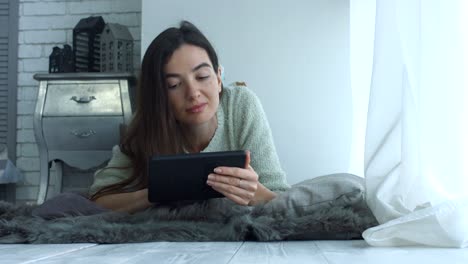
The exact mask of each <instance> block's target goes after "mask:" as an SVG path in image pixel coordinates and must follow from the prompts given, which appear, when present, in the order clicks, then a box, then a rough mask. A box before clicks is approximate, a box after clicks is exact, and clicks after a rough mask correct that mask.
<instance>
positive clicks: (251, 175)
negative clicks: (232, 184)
mask: <svg viewBox="0 0 468 264" xmlns="http://www.w3.org/2000/svg"><path fill="white" fill-rule="evenodd" d="M214 172H215V173H216V174H217V175H220V176H222V175H225V176H227V177H234V178H239V179H243V180H246V181H258V175H257V173H256V172H255V171H254V170H253V168H252V167H251V166H250V165H248V167H247V168H237V167H217V168H216V169H215V170H214ZM216 174H215V175H216Z"/></svg>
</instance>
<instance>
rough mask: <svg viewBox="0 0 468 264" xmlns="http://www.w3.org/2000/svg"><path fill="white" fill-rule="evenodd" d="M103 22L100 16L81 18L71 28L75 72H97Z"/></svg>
mask: <svg viewBox="0 0 468 264" xmlns="http://www.w3.org/2000/svg"><path fill="white" fill-rule="evenodd" d="M104 26H105V23H104V19H103V18H102V17H101V16H97V17H93V16H90V17H88V18H83V19H81V20H80V21H79V22H78V24H76V26H75V28H74V29H73V52H74V54H75V69H76V71H77V72H99V70H100V57H101V56H100V41H101V33H102V30H103V29H104Z"/></svg>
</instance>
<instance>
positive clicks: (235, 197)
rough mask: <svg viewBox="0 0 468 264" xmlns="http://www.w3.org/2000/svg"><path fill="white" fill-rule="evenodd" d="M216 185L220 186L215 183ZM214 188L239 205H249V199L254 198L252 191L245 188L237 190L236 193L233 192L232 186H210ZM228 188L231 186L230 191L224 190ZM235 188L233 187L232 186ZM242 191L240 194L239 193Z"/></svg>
mask: <svg viewBox="0 0 468 264" xmlns="http://www.w3.org/2000/svg"><path fill="white" fill-rule="evenodd" d="M216 185H217V186H220V185H218V184H216ZM211 187H212V188H213V189H214V190H216V191H218V192H220V193H222V194H223V195H224V196H226V198H228V199H230V200H231V201H233V202H235V203H237V204H240V205H249V203H250V201H252V199H253V198H254V195H255V194H254V193H252V192H247V191H245V190H243V191H242V190H237V191H236V193H237V194H235V193H233V192H234V190H233V189H232V187H233V186H230V187H229V186H224V187H216V186H211ZM226 188H227V189H229V188H231V192H229V191H225V190H226ZM234 188H235V187H234ZM241 193H242V194H241Z"/></svg>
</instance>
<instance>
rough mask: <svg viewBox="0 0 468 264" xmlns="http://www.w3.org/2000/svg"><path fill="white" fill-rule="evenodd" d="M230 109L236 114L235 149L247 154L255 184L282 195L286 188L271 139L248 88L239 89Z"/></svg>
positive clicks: (260, 110)
mask: <svg viewBox="0 0 468 264" xmlns="http://www.w3.org/2000/svg"><path fill="white" fill-rule="evenodd" d="M237 89H238V90H239V94H238V96H236V97H235V98H236V99H235V100H236V101H237V102H235V103H234V105H236V106H237V111H236V114H235V115H236V116H237V118H236V119H237V120H236V124H239V125H237V126H235V129H236V130H237V131H236V134H237V135H239V147H240V148H241V149H244V150H249V151H250V155H251V163H250V164H251V166H252V168H253V169H254V170H255V172H257V174H258V176H259V181H260V183H262V184H263V185H264V186H265V187H267V188H268V189H270V190H271V191H284V190H286V189H288V188H289V187H290V186H289V185H288V183H287V181H286V175H285V172H284V171H283V169H282V168H281V164H280V161H279V158H278V154H277V152H276V148H275V144H274V141H273V135H272V132H271V129H270V125H269V123H268V120H267V117H266V114H265V111H264V110H263V107H262V104H261V102H260V100H259V99H258V97H257V96H256V95H255V94H254V93H253V92H252V91H251V90H249V89H248V88H246V87H240V88H237Z"/></svg>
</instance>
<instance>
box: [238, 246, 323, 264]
mask: <svg viewBox="0 0 468 264" xmlns="http://www.w3.org/2000/svg"><path fill="white" fill-rule="evenodd" d="M237 263H239V264H245V263H255V264H258V263H275V264H276V263H278V264H280V263H288V264H289V263H308V264H309V263H318V264H321V263H324V264H327V263H328V262H327V261H326V259H325V258H324V256H323V255H322V252H321V251H320V250H319V248H318V247H317V245H315V243H314V241H289V242H269V243H258V242H245V243H244V244H243V245H242V247H241V248H240V249H239V251H238V252H237V253H236V255H235V256H234V258H233V259H232V260H231V261H230V262H229V264H237Z"/></svg>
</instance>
